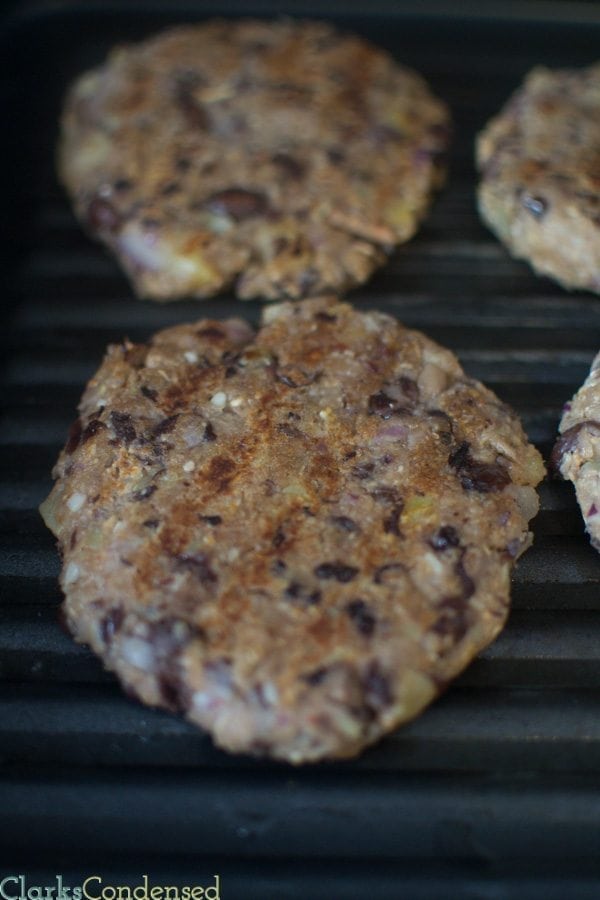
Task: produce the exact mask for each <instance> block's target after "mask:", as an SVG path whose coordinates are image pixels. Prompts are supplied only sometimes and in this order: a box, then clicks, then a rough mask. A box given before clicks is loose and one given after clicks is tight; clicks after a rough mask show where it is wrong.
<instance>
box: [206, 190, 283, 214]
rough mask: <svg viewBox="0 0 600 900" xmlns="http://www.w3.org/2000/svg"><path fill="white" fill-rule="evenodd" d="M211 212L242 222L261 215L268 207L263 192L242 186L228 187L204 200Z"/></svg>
mask: <svg viewBox="0 0 600 900" xmlns="http://www.w3.org/2000/svg"><path fill="white" fill-rule="evenodd" d="M205 205H206V206H207V207H208V209H210V210H211V212H214V213H217V215H224V216H229V218H230V219H233V220H234V222H243V221H245V220H246V219H251V218H252V217H253V216H260V215H263V214H264V213H265V212H266V211H267V208H268V201H267V198H266V196H265V195H264V194H261V193H258V192H257V191H247V190H245V189H244V188H229V189H228V190H224V191H219V192H218V193H217V194H213V195H212V196H211V197H209V198H208V199H207V200H206V201H205Z"/></svg>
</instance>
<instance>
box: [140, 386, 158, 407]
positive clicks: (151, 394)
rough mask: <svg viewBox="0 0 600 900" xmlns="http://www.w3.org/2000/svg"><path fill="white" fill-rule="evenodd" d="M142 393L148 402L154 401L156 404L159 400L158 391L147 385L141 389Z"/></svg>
mask: <svg viewBox="0 0 600 900" xmlns="http://www.w3.org/2000/svg"><path fill="white" fill-rule="evenodd" d="M140 391H141V392H142V394H143V395H144V397H147V399H148V400H152V402H153V403H156V401H157V400H158V391H155V390H154V388H149V387H147V386H146V385H145V384H143V385H142V386H141V388H140Z"/></svg>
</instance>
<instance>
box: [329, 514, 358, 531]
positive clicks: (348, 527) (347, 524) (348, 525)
mask: <svg viewBox="0 0 600 900" xmlns="http://www.w3.org/2000/svg"><path fill="white" fill-rule="evenodd" d="M331 521H332V522H334V524H335V525H337V526H338V527H339V528H341V529H342V530H343V531H348V532H350V534H352V533H354V534H356V533H357V532H359V531H360V530H361V529H360V526H359V525H357V524H356V522H355V521H354V519H351V518H350V517H349V516H332V517H331Z"/></svg>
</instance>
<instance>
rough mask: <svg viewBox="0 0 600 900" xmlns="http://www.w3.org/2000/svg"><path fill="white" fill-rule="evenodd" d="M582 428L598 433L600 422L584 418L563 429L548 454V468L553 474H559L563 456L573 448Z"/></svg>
mask: <svg viewBox="0 0 600 900" xmlns="http://www.w3.org/2000/svg"><path fill="white" fill-rule="evenodd" d="M583 430H586V431H589V432H591V433H592V434H596V435H598V434H600V422H596V421H594V420H593V419H586V420H585V421H583V422H578V423H577V425H573V426H571V428H567V430H566V431H563V433H562V434H561V436H560V437H559V438H558V440H557V441H556V443H555V444H554V447H553V448H552V453H551V455H550V468H551V470H552V471H553V472H554V473H555V474H557V475H559V474H560V466H561V463H562V461H563V456H564V455H565V454H566V453H570V452H571V451H572V450H574V449H575V447H576V446H577V440H578V438H579V434H580V432H581V431H583Z"/></svg>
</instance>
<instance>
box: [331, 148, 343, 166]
mask: <svg viewBox="0 0 600 900" xmlns="http://www.w3.org/2000/svg"><path fill="white" fill-rule="evenodd" d="M327 159H328V160H329V162H330V163H331V165H332V166H339V165H340V164H341V163H343V162H344V160H345V159H346V154H345V153H344V151H343V150H341V149H339V148H338V147H329V149H328V150H327Z"/></svg>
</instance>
